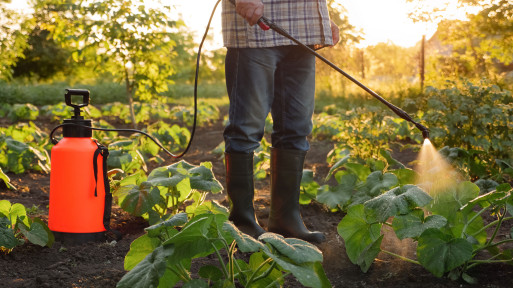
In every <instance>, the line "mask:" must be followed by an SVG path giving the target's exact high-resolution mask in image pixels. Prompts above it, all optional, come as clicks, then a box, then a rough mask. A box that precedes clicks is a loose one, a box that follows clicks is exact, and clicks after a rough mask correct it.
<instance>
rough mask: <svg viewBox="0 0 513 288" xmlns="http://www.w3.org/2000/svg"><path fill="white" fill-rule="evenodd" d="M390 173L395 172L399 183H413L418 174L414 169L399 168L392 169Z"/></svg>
mask: <svg viewBox="0 0 513 288" xmlns="http://www.w3.org/2000/svg"><path fill="white" fill-rule="evenodd" d="M390 173H394V175H395V176H397V180H399V185H406V184H413V183H415V179H417V176H418V175H417V172H415V171H414V170H412V169H397V170H392V171H390Z"/></svg>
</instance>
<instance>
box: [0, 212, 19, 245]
mask: <svg viewBox="0 0 513 288" xmlns="http://www.w3.org/2000/svg"><path fill="white" fill-rule="evenodd" d="M10 225H11V223H10V221H9V220H8V219H7V218H5V217H1V215H0V247H4V248H6V249H12V248H14V247H16V246H18V245H20V244H22V243H23V242H24V241H20V240H18V239H17V238H16V236H14V232H13V230H12V229H11V228H9V226H10Z"/></svg>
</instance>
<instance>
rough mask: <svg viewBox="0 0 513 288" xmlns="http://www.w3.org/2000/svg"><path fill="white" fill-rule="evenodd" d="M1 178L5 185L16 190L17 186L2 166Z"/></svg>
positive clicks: (0, 169) (0, 170)
mask: <svg viewBox="0 0 513 288" xmlns="http://www.w3.org/2000/svg"><path fill="white" fill-rule="evenodd" d="M0 180H2V181H4V183H5V186H7V188H8V189H14V190H16V187H14V185H12V184H11V179H9V177H8V176H7V175H6V174H5V173H4V171H2V168H1V167H0Z"/></svg>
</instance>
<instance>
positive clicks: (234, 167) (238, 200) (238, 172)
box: [224, 153, 265, 238]
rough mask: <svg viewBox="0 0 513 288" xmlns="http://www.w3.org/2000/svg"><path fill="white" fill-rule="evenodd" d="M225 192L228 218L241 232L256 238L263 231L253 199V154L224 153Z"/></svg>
mask: <svg viewBox="0 0 513 288" xmlns="http://www.w3.org/2000/svg"><path fill="white" fill-rule="evenodd" d="M224 157H225V161H226V190H227V193H228V197H229V198H230V216H229V217H228V220H230V221H232V222H233V224H235V226H237V228H239V230H241V231H242V232H244V233H246V234H248V235H250V236H252V237H254V238H258V236H260V235H261V234H263V233H265V230H264V229H263V228H262V227H260V225H258V223H257V219H256V216H255V208H254V206H253V197H254V195H255V190H254V184H253V153H250V154H236V153H225V154H224Z"/></svg>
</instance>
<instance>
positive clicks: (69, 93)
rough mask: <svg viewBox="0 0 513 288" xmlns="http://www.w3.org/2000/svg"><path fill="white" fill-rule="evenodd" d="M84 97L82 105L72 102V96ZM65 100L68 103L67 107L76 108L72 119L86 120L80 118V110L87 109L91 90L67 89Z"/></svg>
mask: <svg viewBox="0 0 513 288" xmlns="http://www.w3.org/2000/svg"><path fill="white" fill-rule="evenodd" d="M73 95H75V96H82V103H81V104H73V103H72V102H71V96H73ZM64 100H65V101H66V105H68V106H70V107H73V108H74V112H75V113H74V114H75V115H73V116H72V117H71V118H73V119H84V117H83V116H80V108H82V107H86V106H87V105H89V90H85V89H66V94H64Z"/></svg>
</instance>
